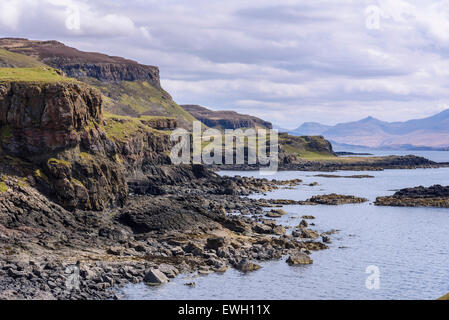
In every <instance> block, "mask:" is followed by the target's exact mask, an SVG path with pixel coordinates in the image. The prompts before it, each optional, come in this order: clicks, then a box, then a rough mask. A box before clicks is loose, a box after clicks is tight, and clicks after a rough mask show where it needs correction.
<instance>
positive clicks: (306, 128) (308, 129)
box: [292, 122, 331, 136]
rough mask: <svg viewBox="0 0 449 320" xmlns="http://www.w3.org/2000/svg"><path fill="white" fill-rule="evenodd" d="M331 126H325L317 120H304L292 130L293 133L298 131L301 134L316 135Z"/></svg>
mask: <svg viewBox="0 0 449 320" xmlns="http://www.w3.org/2000/svg"><path fill="white" fill-rule="evenodd" d="M329 128H331V126H326V125H324V124H321V123H318V122H304V123H303V124H302V125H301V126H300V127H298V128H296V129H295V130H293V131H292V132H293V133H296V132H297V133H298V135H301V136H307V135H311V136H317V135H321V134H322V133H323V132H325V131H326V130H328V129H329Z"/></svg>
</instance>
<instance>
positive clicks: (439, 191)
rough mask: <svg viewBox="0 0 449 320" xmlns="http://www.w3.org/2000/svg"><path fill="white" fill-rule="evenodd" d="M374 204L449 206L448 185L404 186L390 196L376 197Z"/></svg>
mask: <svg viewBox="0 0 449 320" xmlns="http://www.w3.org/2000/svg"><path fill="white" fill-rule="evenodd" d="M374 204H375V205H376V206H393V207H435V208H449V187H443V186H441V185H434V186H431V187H428V188H425V187H422V186H420V187H416V188H406V189H402V190H399V191H397V192H395V193H394V194H393V195H392V196H386V197H377V198H376V201H375V202H374Z"/></svg>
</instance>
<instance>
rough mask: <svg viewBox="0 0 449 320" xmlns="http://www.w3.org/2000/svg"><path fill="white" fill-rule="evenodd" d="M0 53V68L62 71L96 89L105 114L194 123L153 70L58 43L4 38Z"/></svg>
mask: <svg viewBox="0 0 449 320" xmlns="http://www.w3.org/2000/svg"><path fill="white" fill-rule="evenodd" d="M0 49H3V50H1V51H0V66H1V65H3V66H4V67H36V66H38V65H42V64H45V65H47V66H50V67H52V68H55V69H58V70H61V71H62V72H64V74H65V75H67V76H68V77H73V78H76V79H78V80H79V81H82V82H85V83H88V84H90V85H92V86H95V87H97V88H98V89H99V90H100V91H101V93H102V94H103V95H104V97H105V99H104V100H105V105H104V107H105V110H106V111H107V112H111V113H115V114H118V115H126V116H133V117H139V116H142V115H148V116H165V117H173V118H176V119H177V120H178V122H179V124H180V126H183V127H186V128H190V127H191V123H192V121H193V120H195V119H194V117H193V116H191V115H190V114H189V113H188V112H186V111H185V110H184V109H182V108H181V107H180V106H179V105H178V104H176V102H174V101H173V99H172V97H171V96H170V95H169V94H168V93H167V92H166V91H164V90H163V89H162V87H161V85H160V78H159V69H158V68H157V67H155V66H147V65H142V64H139V63H138V62H136V61H133V60H128V59H124V58H121V57H112V56H108V55H105V54H101V53H95V52H84V51H80V50H77V49H75V48H71V47H68V46H66V45H64V44H62V43H60V42H57V41H32V40H27V39H20V38H3V39H0ZM10 56H14V57H15V58H14V57H10ZM1 57H6V58H8V59H6V58H4V60H5V61H6V60H7V61H8V62H6V63H2V59H1ZM17 57H22V58H21V59H19V62H20V63H17V62H16V60H17ZM24 57H26V59H25V58H24ZM34 64H36V65H34Z"/></svg>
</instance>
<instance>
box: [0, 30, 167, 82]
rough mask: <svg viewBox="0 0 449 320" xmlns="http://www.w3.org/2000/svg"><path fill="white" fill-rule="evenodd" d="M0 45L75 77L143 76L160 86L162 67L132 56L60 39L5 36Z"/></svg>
mask: <svg viewBox="0 0 449 320" xmlns="http://www.w3.org/2000/svg"><path fill="white" fill-rule="evenodd" d="M0 47H2V48H4V49H6V50H8V51H10V52H13V53H19V54H22V55H26V56H31V57H34V58H36V59H37V60H39V61H42V62H43V63H45V64H46V65H49V66H51V67H53V68H56V69H59V70H62V71H63V72H64V73H65V74H66V75H67V76H69V77H72V78H78V79H82V78H95V79H98V80H100V81H106V82H117V81H137V80H142V81H148V82H149V83H151V85H153V86H155V87H156V88H160V78H159V69H158V68H157V67H155V66H148V65H143V64H139V63H137V62H136V61H133V60H129V59H124V58H121V57H111V56H108V55H105V54H101V53H96V52H84V51H80V50H78V49H75V48H72V47H68V46H66V45H64V44H63V43H61V42H58V41H33V40H28V39H21V38H3V39H0Z"/></svg>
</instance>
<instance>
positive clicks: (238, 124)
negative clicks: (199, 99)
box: [181, 105, 273, 130]
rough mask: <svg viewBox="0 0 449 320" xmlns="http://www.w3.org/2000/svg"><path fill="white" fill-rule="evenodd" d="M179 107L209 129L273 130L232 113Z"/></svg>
mask: <svg viewBox="0 0 449 320" xmlns="http://www.w3.org/2000/svg"><path fill="white" fill-rule="evenodd" d="M181 107H183V108H184V109H185V110H187V111H188V112H189V113H191V114H192V115H193V116H194V117H195V118H196V119H198V120H199V121H201V122H202V123H204V124H205V125H206V126H208V127H210V128H216V129H220V130H223V129H238V128H261V129H271V128H273V126H272V124H271V123H270V122H268V121H265V120H262V119H260V118H257V117H254V116H250V115H246V114H240V113H237V112H234V111H213V110H210V109H207V108H204V107H201V106H197V105H181Z"/></svg>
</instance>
